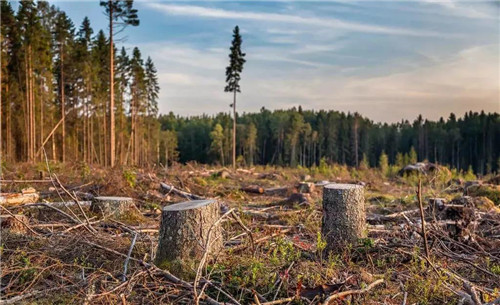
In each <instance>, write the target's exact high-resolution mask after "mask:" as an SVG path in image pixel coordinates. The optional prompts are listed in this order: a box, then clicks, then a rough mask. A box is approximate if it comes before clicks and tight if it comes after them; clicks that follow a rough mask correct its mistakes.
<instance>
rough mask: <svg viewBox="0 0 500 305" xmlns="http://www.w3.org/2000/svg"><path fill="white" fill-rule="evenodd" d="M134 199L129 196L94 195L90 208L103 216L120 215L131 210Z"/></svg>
mask: <svg viewBox="0 0 500 305" xmlns="http://www.w3.org/2000/svg"><path fill="white" fill-rule="evenodd" d="M133 206H134V200H133V199H132V198H130V197H107V196H101V197H94V200H92V205H91V206H90V209H91V211H92V212H94V213H98V214H101V215H103V216H112V217H121V216H124V215H126V214H127V213H129V212H130V211H131V209H132V208H133Z"/></svg>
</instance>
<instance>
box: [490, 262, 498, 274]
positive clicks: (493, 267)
mask: <svg viewBox="0 0 500 305" xmlns="http://www.w3.org/2000/svg"><path fill="white" fill-rule="evenodd" d="M490 271H491V272H492V273H494V274H496V275H500V265H497V264H493V265H491V267H490Z"/></svg>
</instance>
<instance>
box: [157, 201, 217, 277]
mask: <svg viewBox="0 0 500 305" xmlns="http://www.w3.org/2000/svg"><path fill="white" fill-rule="evenodd" d="M219 217H220V207H219V203H218V202H216V201H214V200H194V201H188V202H181V203H176V204H173V205H169V206H166V207H164V208H163V210H162V216H161V224H160V235H159V241H158V248H157V250H156V258H155V262H156V265H158V266H160V267H163V268H165V267H167V268H174V269H175V268H176V267H180V268H181V270H178V271H179V272H183V269H185V268H184V266H188V265H190V264H191V263H193V262H197V261H199V260H200V259H201V258H202V257H203V255H204V253H205V251H209V252H210V254H216V253H217V252H219V251H220V250H221V249H222V247H223V238H222V228H221V227H220V225H215V224H216V223H217V221H218V219H219ZM210 230H212V231H213V232H212V233H211V235H210V238H211V240H210V242H209V243H208V248H207V249H205V247H204V245H205V244H207V243H206V241H207V238H208V237H209V232H210Z"/></svg>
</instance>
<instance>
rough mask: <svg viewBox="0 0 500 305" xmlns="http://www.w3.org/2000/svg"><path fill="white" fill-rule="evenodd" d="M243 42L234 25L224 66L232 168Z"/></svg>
mask: <svg viewBox="0 0 500 305" xmlns="http://www.w3.org/2000/svg"><path fill="white" fill-rule="evenodd" d="M242 42H243V40H242V38H241V35H240V28H239V27H238V26H235V27H234V30H233V41H232V43H231V48H230V51H231V53H229V66H227V68H226V84H227V85H226V87H225V88H224V91H225V92H232V93H233V103H232V104H231V105H230V106H231V107H232V108H233V154H232V156H233V159H232V162H233V168H236V93H238V92H241V89H240V79H241V76H240V73H241V72H242V71H243V65H244V64H245V62H246V60H245V55H246V54H245V53H243V52H241V43H242Z"/></svg>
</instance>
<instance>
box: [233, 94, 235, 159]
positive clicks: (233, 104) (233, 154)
mask: <svg viewBox="0 0 500 305" xmlns="http://www.w3.org/2000/svg"><path fill="white" fill-rule="evenodd" d="M233 169H236V89H235V90H234V96H233Z"/></svg>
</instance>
